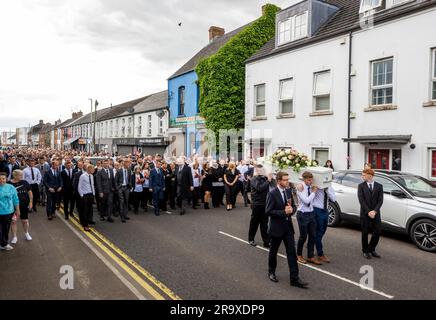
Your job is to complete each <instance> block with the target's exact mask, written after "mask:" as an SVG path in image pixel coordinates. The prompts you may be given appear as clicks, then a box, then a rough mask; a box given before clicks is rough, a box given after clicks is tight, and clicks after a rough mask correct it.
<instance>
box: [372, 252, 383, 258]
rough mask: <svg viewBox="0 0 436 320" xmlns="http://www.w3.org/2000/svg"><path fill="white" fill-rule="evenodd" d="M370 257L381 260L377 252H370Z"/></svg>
mask: <svg viewBox="0 0 436 320" xmlns="http://www.w3.org/2000/svg"><path fill="white" fill-rule="evenodd" d="M371 255H372V256H373V257H374V258H378V259H380V258H381V256H380V255H379V254H378V253H377V252H375V251H373V252H371Z"/></svg>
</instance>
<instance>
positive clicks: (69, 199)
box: [63, 192, 75, 217]
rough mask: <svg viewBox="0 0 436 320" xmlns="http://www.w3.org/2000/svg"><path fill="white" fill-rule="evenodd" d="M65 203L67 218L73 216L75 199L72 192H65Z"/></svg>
mask: <svg viewBox="0 0 436 320" xmlns="http://www.w3.org/2000/svg"><path fill="white" fill-rule="evenodd" d="M63 202H64V213H65V217H68V216H70V215H71V216H72V215H73V212H74V202H75V201H74V197H73V193H72V192H64V194H63Z"/></svg>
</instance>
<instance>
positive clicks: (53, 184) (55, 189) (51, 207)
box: [44, 161, 63, 220]
mask: <svg viewBox="0 0 436 320" xmlns="http://www.w3.org/2000/svg"><path fill="white" fill-rule="evenodd" d="M44 186H45V188H46V189H47V217H48V220H53V218H54V216H55V213H56V203H57V202H58V198H59V197H60V195H61V192H62V186H63V183H62V178H61V174H60V172H59V162H57V161H53V162H52V166H51V169H50V170H48V171H47V172H46V173H45V175H44Z"/></svg>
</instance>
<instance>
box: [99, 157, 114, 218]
mask: <svg viewBox="0 0 436 320" xmlns="http://www.w3.org/2000/svg"><path fill="white" fill-rule="evenodd" d="M95 178H96V179H95V180H96V188H97V190H98V197H99V198H100V206H101V208H100V209H101V211H100V214H101V216H100V220H102V221H104V220H106V219H107V222H110V223H113V222H114V220H113V219H112V212H113V207H114V194H115V192H116V185H115V175H114V170H112V169H111V168H110V167H109V160H104V161H103V168H102V169H101V170H100V171H98V172H97V174H96V177H95Z"/></svg>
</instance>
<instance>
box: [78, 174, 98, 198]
mask: <svg viewBox="0 0 436 320" xmlns="http://www.w3.org/2000/svg"><path fill="white" fill-rule="evenodd" d="M78 189H79V194H80V196H81V197H83V196H84V195H85V194H91V193H92V195H94V196H95V187H94V176H93V175H92V174H88V173H84V174H82V175H81V176H80V180H79V187H78Z"/></svg>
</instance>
